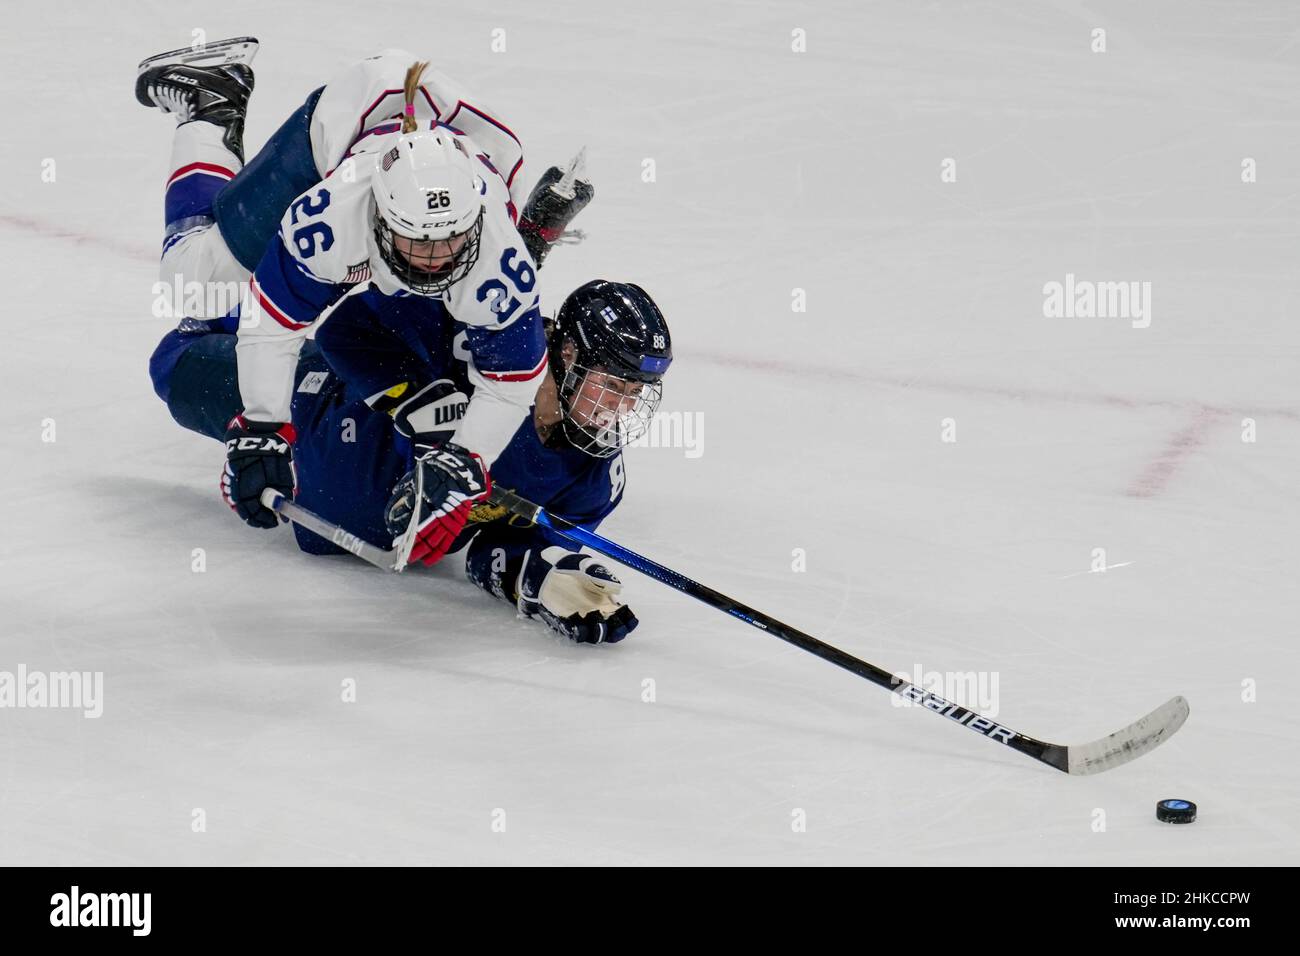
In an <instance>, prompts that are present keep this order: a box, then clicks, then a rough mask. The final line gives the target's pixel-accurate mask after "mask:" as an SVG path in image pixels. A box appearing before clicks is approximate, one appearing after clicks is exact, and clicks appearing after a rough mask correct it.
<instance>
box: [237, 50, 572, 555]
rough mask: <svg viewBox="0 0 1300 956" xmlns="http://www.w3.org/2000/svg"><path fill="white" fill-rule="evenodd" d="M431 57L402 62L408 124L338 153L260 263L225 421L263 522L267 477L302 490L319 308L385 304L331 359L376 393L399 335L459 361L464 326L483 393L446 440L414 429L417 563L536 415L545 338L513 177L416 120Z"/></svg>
mask: <svg viewBox="0 0 1300 956" xmlns="http://www.w3.org/2000/svg"><path fill="white" fill-rule="evenodd" d="M424 68H425V64H423V63H417V64H415V65H414V66H412V67H411V68H410V70H409V71H408V74H407V78H406V84H405V96H406V105H405V107H404V113H405V116H404V119H403V125H402V128H401V130H400V131H396V130H395V131H391V132H390V131H376V132H375V134H372V135H369V136H367V137H364V138H363V139H362V140H360V141H358V142H357V144H355V146H354V147H353V149H352V151H351V152H350V153H349V154H348V155H347V156H346V157H345V158H344V165H345V166H346V169H347V171H346V173H343V172H337V173H335V174H332V175H330V176H327V177H326V178H325V179H324V180H323V181H322V182H320V183H319V184H318V185H317V186H314V187H312V188H310V189H308V190H307V191H306V192H304V193H303V194H302V195H301V196H300V197H298V198H297V199H296V200H294V201H293V202H292V203H290V205H289V209H288V211H287V212H286V213H285V216H284V218H283V220H282V221H281V224H280V231H279V234H278V236H277V239H276V240H275V241H273V242H272V243H271V244H270V246H269V247H268V248H267V250H266V253H265V255H264V256H263V257H262V259H261V261H260V263H259V264H258V266H257V268H256V270H254V273H253V275H252V277H251V279H250V281H249V287H248V293H247V295H246V296H245V299H244V302H243V304H242V305H241V308H240V321H239V325H238V335H239V341H238V345H237V355H238V364H239V385H240V392H241V394H242V396H243V402H244V410H243V412H242V414H240V415H239V416H237V417H236V418H235V420H233V421H232V422H231V426H230V430H229V432H228V433H227V453H228V454H227V464H226V470H225V474H224V477H223V492H224V494H225V496H226V499H227V501H228V502H229V503H230V504H231V507H232V508H234V509H235V510H236V511H237V512H238V513H239V515H240V517H242V518H243V519H244V520H245V521H247V522H248V523H249V524H251V525H254V526H258V527H268V526H270V527H273V526H274V525H275V523H276V518H275V515H274V514H273V513H272V512H270V511H269V510H268V509H267V508H266V507H265V506H264V505H263V504H262V503H261V495H262V492H263V491H264V490H265V489H266V488H274V489H276V490H278V491H280V492H281V493H283V494H286V495H291V494H292V493H293V487H294V480H293V471H292V443H293V439H294V435H293V427H292V425H289V424H288V422H289V420H290V402H291V399H292V392H293V386H294V372H295V369H296V366H297V358H298V352H299V350H300V348H301V346H302V342H303V339H304V337H305V333H306V330H307V329H308V328H309V327H311V326H312V324H313V323H315V322H316V321H317V319H319V318H320V317H321V316H323V315H325V314H326V313H329V312H330V311H332V310H334V309H336V308H338V307H340V306H342V304H343V303H344V301H345V300H346V299H348V298H352V299H355V300H356V301H355V302H353V303H350V304H349V306H348V307H349V308H351V309H353V310H354V311H355V310H357V309H367V310H369V311H370V312H371V313H373V314H374V315H375V316H376V323H377V324H376V325H375V326H369V327H365V328H364V331H362V332H361V333H360V335H359V337H356V336H354V337H353V338H352V340H350V341H348V342H345V343H335V347H334V349H333V352H332V354H327V355H326V357H327V360H329V361H330V364H331V366H332V367H334V368H335V370H336V371H337V372H338V374H339V375H340V377H342V378H343V379H344V380H346V381H348V382H349V383H353V384H355V383H357V382H359V381H369V380H373V381H375V382H377V383H379V385H378V386H377V389H376V391H375V392H374V393H373V395H372V398H373V399H374V401H375V402H376V403H379V402H382V401H383V399H384V397H385V394H386V391H387V387H388V386H390V385H393V384H396V383H398V382H404V381H408V380H409V379H410V378H411V376H410V375H408V374H406V373H405V372H404V371H401V370H399V369H397V368H391V367H388V362H386V361H380V360H378V359H377V358H376V359H374V360H373V361H371V362H367V360H366V359H365V358H364V356H367V355H369V356H371V357H374V356H378V355H379V354H380V351H379V346H380V344H381V343H382V344H387V343H388V342H389V341H391V339H392V338H393V337H394V336H396V337H398V338H400V339H401V340H402V341H403V343H404V344H405V346H406V349H405V357H406V359H409V362H407V361H405V360H404V361H403V362H399V364H411V363H416V362H421V361H422V362H424V363H425V365H426V370H427V371H428V372H429V373H430V374H433V373H436V371H437V369H438V368H440V367H441V365H442V364H444V363H445V361H446V359H448V358H449V357H450V352H451V348H452V340H451V338H450V337H448V336H447V334H446V331H447V329H448V328H449V322H454V323H456V324H457V325H458V326H459V327H463V328H464V329H465V332H466V338H465V345H466V348H467V350H468V353H469V356H470V359H471V362H470V369H471V371H470V380H471V384H472V386H473V389H474V391H473V397H472V399H470V400H469V402H468V403H467V407H466V408H465V409H464V412H463V417H462V418H461V421H460V423H459V426H458V427H457V428H456V430H455V432H454V434H453V435H452V437H451V440H450V441H446V442H445V443H443V444H441V445H438V446H435V445H433V444H432V443H428V444H426V443H423V442H421V440H420V436H419V434H416V435H414V437H413V438H412V442H413V445H414V450H413V459H414V465H413V474H414V479H415V480H414V482H413V483H412V485H413V487H416V488H418V489H420V491H419V498H420V500H419V501H417V502H415V503H414V504H413V506H412V508H411V509H410V512H411V513H412V515H413V517H412V521H411V532H410V534H409V535H408V536H407V539H406V540H407V546H409V547H410V549H411V551H410V555H411V560H422V561H424V562H425V563H427V564H431V563H433V562H435V561H437V560H439V559H440V558H441V557H442V556H443V555H444V554H445V553H446V551H447V548H448V547H450V545H451V543H452V541H454V540H455V538H456V536H457V535H458V534H459V533H460V531H461V529H462V528H463V527H464V524H465V521H466V519H467V517H468V514H469V511H470V509H471V508H472V507H473V505H474V503H475V502H477V501H481V500H484V499H485V498H486V497H487V496H488V494H489V493H490V491H491V482H490V478H489V468H490V466H491V464H492V462H493V461H494V460H495V459H496V458H497V456H498V455H499V454H500V453H501V451H502V450H503V449H504V448H505V446H506V444H507V443H508V442H509V440H510V438H511V436H512V435H513V434H514V432H515V430H516V429H517V428H518V427H519V424H520V422H521V421H522V420H523V419H524V417H525V416H526V414H527V413H528V410H529V407H530V406H531V404H532V399H533V395H534V393H535V392H536V390H537V386H538V384H539V382H540V378H539V376H540V375H541V373H542V371H543V369H544V368H545V366H546V348H545V337H544V331H543V322H542V315H541V309H540V297H539V294H538V291H537V289H536V268H537V267H536V264H535V263H534V261H533V260H532V258H531V257H530V256H529V255H528V252H527V249H526V248H525V247H524V244H523V241H522V238H521V237H520V235H519V232H518V231H517V229H516V228H515V225H514V220H513V218H512V215H513V212H514V209H513V204H512V202H511V199H510V192H509V189H508V187H507V186H506V183H505V180H504V179H503V178H502V177H501V175H500V174H499V173H498V172H497V171H496V169H495V168H494V167H493V166H492V164H491V162H490V161H489V160H488V158H487V157H486V156H485V155H483V154H482V153H481V152H480V151H479V150H478V148H477V146H476V145H475V144H474V143H473V141H472V140H470V139H469V138H468V137H466V136H464V135H463V134H461V133H458V132H456V131H453V130H451V129H450V128H448V127H446V126H444V125H442V124H439V123H437V122H433V121H428V122H425V123H420V122H418V121H417V119H416V117H415V109H414V103H413V100H414V99H415V97H416V96H417V90H418V84H419V79H420V76H421V74H422V72H423V70H424ZM402 303H406V305H405V307H403V305H402ZM350 327H354V328H362V326H358V325H352V326H350ZM318 344H320V345H321V346H322V349H323V350H324V343H322V342H318ZM358 355H360V356H363V358H362V359H361V360H360V361H357V360H356V358H357V356H358ZM375 365H378V366H380V367H378V368H375V367H372V366H375ZM421 377H423V376H415V378H416V379H419V378H421ZM434 377H436V375H434ZM408 418H409V416H408Z"/></svg>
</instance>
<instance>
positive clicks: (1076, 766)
mask: <svg viewBox="0 0 1300 956" xmlns="http://www.w3.org/2000/svg"><path fill="white" fill-rule="evenodd" d="M1189 713H1191V708H1190V707H1189V706H1188V704H1187V700H1186V698H1183V697H1174V698H1173V699H1171V700H1168V701H1165V703H1163V704H1161V705H1160V706H1159V707H1157V708H1156V709H1155V710H1153V711H1151V713H1149V714H1147V715H1146V716H1145V717H1139V718H1138V719H1137V720H1135V721H1133V723H1131V724H1129V725H1128V726H1127V727H1125V728H1124V729H1123V730H1117V731H1115V733H1113V734H1111V735H1110V736H1109V737H1103V738H1101V739H1100V740H1094V741H1093V742H1092V743H1087V744H1078V745H1077V746H1072V747H1069V748H1067V760H1068V763H1067V767H1066V772H1067V773H1071V774H1078V775H1083V774H1090V773H1102V772H1103V771H1106V770H1110V769H1112V768H1113V767H1118V766H1120V765H1121V764H1126V763H1128V762H1129V761H1130V760H1136V759H1137V758H1138V757H1141V756H1142V755H1143V754H1144V753H1147V752H1148V751H1150V750H1154V749H1155V748H1157V747H1159V746H1160V745H1161V744H1162V743H1164V742H1165V741H1166V740H1168V739H1169V738H1170V737H1172V736H1173V735H1174V734H1175V733H1177V732H1178V728H1179V727H1181V726H1182V725H1183V724H1184V723H1185V722H1186V721H1187V715H1188V714H1189Z"/></svg>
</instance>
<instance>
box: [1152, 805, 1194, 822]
mask: <svg viewBox="0 0 1300 956" xmlns="http://www.w3.org/2000/svg"><path fill="white" fill-rule="evenodd" d="M1156 819H1157V820H1159V821H1161V822H1162V823H1191V822H1192V821H1193V820H1195V819H1196V804H1194V803H1192V801H1190V800H1161V801H1160V802H1159V803H1157V804H1156Z"/></svg>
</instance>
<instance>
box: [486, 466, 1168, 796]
mask: <svg viewBox="0 0 1300 956" xmlns="http://www.w3.org/2000/svg"><path fill="white" fill-rule="evenodd" d="M492 501H493V502H494V503H496V504H499V505H503V506H504V507H506V508H508V509H509V510H510V511H511V512H512V513H513V514H516V515H518V516H519V517H521V518H524V519H526V520H528V521H530V522H533V523H535V524H537V525H538V526H540V527H542V528H546V529H547V530H548V531H551V532H553V533H554V534H556V535H557V536H559V537H561V538H564V539H565V540H567V541H570V542H572V543H574V544H576V545H578V546H579V547H582V546H586V547H588V548H591V550H593V551H596V552H599V553H600V554H603V555H605V556H606V557H609V558H613V559H614V560H615V561H618V562H619V563H621V564H625V565H627V566H628V567H630V568H633V569H635V570H637V571H640V572H641V573H642V574H647V575H649V576H650V577H652V578H654V579H655V580H657V581H662V582H663V583H664V584H666V585H668V586H669V587H670V588H674V589H676V590H678V591H681V592H682V593H683V594H688V595H690V596H691V597H693V598H695V599H696V600H699V601H703V602H704V603H705V604H707V605H709V606H710V607H713V608H717V609H718V610H719V611H726V612H727V613H728V614H730V615H732V616H733V617H738V618H740V620H742V621H744V622H745V623H746V624H750V625H752V626H754V627H756V628H758V629H759V630H761V631H764V632H766V633H768V634H771V635H772V636H773V637H777V638H780V639H781V640H783V641H785V642H786V643H787V644H793V645H794V646H795V647H797V648H799V649H801V650H805V651H808V653H810V654H816V655H817V656H818V657H820V658H822V660H826V661H830V662H831V663H832V664H835V665H836V666H838V667H842V668H844V669H845V670H846V671H849V672H851V673H854V674H857V675H858V676H859V677H862V678H865V679H866V680H869V681H871V682H872V683H873V684H877V685H879V686H880V687H883V688H885V689H886V690H889V691H892V692H893V693H895V694H898V695H899V696H900V697H903V698H904V699H906V700H910V701H912V702H913V703H916V704H920V705H921V706H923V707H925V708H927V709H928V710H932V711H934V712H935V713H937V714H941V715H943V716H944V717H947V718H948V719H949V720H954V721H956V722H957V723H959V724H961V725H963V726H965V727H969V728H970V729H971V730H974V731H975V732H976V733H979V734H982V735H983V736H985V737H988V738H990V739H991V740H996V741H998V742H999V743H1001V744H1005V745H1006V746H1008V747H1010V748H1011V749H1012V750H1017V751H1019V752H1020V753H1022V754H1025V755H1026V756H1028V757H1033V758H1034V759H1035V760H1038V761H1041V762H1042V763H1045V764H1047V765H1048V766H1050V767H1055V768H1056V769H1057V770H1061V771H1064V772H1065V773H1069V774H1076V775H1080V774H1090V773H1101V772H1102V771H1103V770H1110V769H1111V768H1112V767H1118V766H1119V765H1120V764H1125V763H1128V762H1129V761H1130V760H1133V759H1135V758H1137V757H1140V756H1142V755H1143V754H1144V753H1146V752H1147V751H1149V750H1153V749H1155V748H1156V747H1158V746H1159V745H1160V744H1162V743H1164V742H1165V741H1166V740H1168V739H1169V738H1170V737H1172V736H1173V735H1174V733H1175V732H1176V731H1177V730H1178V728H1179V727H1181V726H1182V725H1183V722H1184V721H1186V720H1187V715H1188V713H1189V708H1188V705H1187V701H1186V700H1184V699H1183V698H1182V697H1174V698H1172V699H1171V700H1169V701H1167V702H1166V703H1164V704H1161V705H1160V706H1159V707H1157V708H1156V709H1155V710H1153V711H1151V713H1149V714H1147V715H1146V716H1145V717H1140V718H1138V719H1137V720H1135V721H1134V722H1133V723H1131V724H1129V725H1128V726H1127V727H1125V728H1123V729H1122V730H1117V731H1116V732H1115V733H1113V734H1111V735H1110V736H1109V737H1102V738H1101V739H1100V740H1094V741H1092V742H1091V743H1086V744H1076V745H1066V744H1053V743H1048V742H1047V741H1044V740H1038V739H1037V738H1035V737H1030V736H1028V735H1027V734H1022V733H1019V732H1018V731H1014V730H1012V729H1011V728H1009V727H1005V726H1003V725H1002V724H999V723H997V722H996V721H994V720H991V719H989V718H987V717H981V716H980V715H979V714H977V713H976V712H975V711H973V710H968V709H967V708H965V707H962V706H960V705H958V704H954V703H952V702H950V701H947V700H944V699H943V698H942V697H940V696H938V695H937V694H933V693H931V692H929V691H927V690H923V689H921V688H920V687H917V686H916V685H915V684H910V683H908V682H907V681H905V680H902V679H901V678H898V677H895V676H894V675H893V674H890V673H889V672H888V671H886V670H884V669H882V668H880V667H877V666H876V665H875V664H870V663H868V662H867V661H864V660H860V659H858V658H856V657H854V656H853V655H852V654H848V653H846V652H845V651H842V650H840V649H839V648H837V647H833V646H831V645H830V644H826V643H824V642H823V641H819V640H817V638H815V637H812V636H811V635H809V634H805V633H804V632H803V631H800V630H796V629H795V628H793V627H791V626H790V625H788V624H783V623H782V622H780V621H778V620H777V619H776V618H774V617H769V616H768V615H766V614H764V613H763V612H762V611H757V610H755V609H754V608H752V607H749V606H748V605H745V604H741V603H740V602H739V601H737V600H735V599H734V598H729V597H727V596H726V595H725V594H722V593H720V592H718V591H715V590H713V588H710V587H706V586H705V585H703V584H700V583H699V582H697V581H692V580H691V579H690V578H688V577H685V576H684V575H681V574H678V573H677V572H676V571H673V570H672V569H671V568H666V567H664V566H663V565H662V564H657V563H656V562H654V561H651V560H650V559H649V558H646V557H642V556H641V555H639V554H637V553H636V552H634V551H630V550H628V549H627V548H625V547H623V546H622V545H619V544H615V543H614V542H613V541H610V540H609V539H608V538H603V537H601V536H600V535H598V534H596V533H595V532H593V531H588V530H587V529H586V528H583V527H581V526H579V525H575V524H573V523H572V522H570V521H566V520H565V519H564V518H561V517H558V516H556V515H552V514H548V513H547V512H546V510H545V509H544V508H542V507H541V506H540V505H535V504H533V503H532V502H531V501H527V500H525V499H523V498H520V497H519V496H518V495H516V494H514V493H513V492H510V491H506V490H505V489H503V488H499V487H498V488H494V489H493V491H492Z"/></svg>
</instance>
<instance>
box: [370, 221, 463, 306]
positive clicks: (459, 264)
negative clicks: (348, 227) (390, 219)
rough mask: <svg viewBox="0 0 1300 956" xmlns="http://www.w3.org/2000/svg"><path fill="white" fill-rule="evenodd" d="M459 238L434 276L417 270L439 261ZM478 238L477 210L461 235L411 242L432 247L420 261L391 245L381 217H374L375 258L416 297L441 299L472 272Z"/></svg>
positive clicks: (388, 227) (390, 236) (390, 232)
mask: <svg viewBox="0 0 1300 956" xmlns="http://www.w3.org/2000/svg"><path fill="white" fill-rule="evenodd" d="M461 236H463V237H465V242H464V243H463V244H462V245H461V247H460V248H459V249H458V250H456V252H455V253H454V254H453V255H452V257H451V261H450V262H448V263H446V264H445V265H444V266H442V267H441V268H440V269H439V270H438V271H437V272H430V271H428V270H427V269H423V268H420V266H421V265H427V264H428V263H429V262H430V261H432V259H434V258H443V257H444V256H445V255H446V250H447V249H449V248H450V247H449V245H448V244H449V243H453V242H455V240H456V239H457V238H459V237H461ZM482 237H483V210H482V209H480V210H479V214H478V218H477V219H475V220H474V224H473V225H472V226H470V227H469V228H468V229H466V230H465V231H464V232H461V233H457V234H456V235H454V236H449V237H447V238H445V239H433V240H423V239H413V240H411V241H412V242H419V243H424V242H429V243H431V244H432V245H433V250H432V252H431V254H430V255H429V257H428V258H422V257H421V256H412V257H411V258H408V257H406V256H405V255H403V254H402V253H401V252H400V251H399V250H398V249H397V248H396V246H395V245H394V244H393V230H392V228H391V227H390V226H389V225H388V223H387V222H386V221H385V220H384V217H383V216H382V215H380V214H379V213H378V212H376V213H375V244H376V245H377V246H378V247H379V254H380V255H381V256H382V257H383V259H384V262H385V263H386V264H387V265H388V268H389V269H391V270H392V272H393V275H395V276H396V277H397V278H398V280H399V281H400V282H401V283H402V284H403V285H405V286H406V287H407V288H408V289H410V290H411V291H412V292H414V293H416V294H417V295H429V296H433V295H441V294H442V293H444V292H446V291H447V290H448V289H450V288H451V287H452V286H453V285H455V284H456V283H457V282H459V281H460V280H461V279H463V278H465V276H467V275H469V271H470V270H471V269H473V268H474V263H476V262H477V261H478V253H479V244H480V240H481V239H482Z"/></svg>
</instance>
